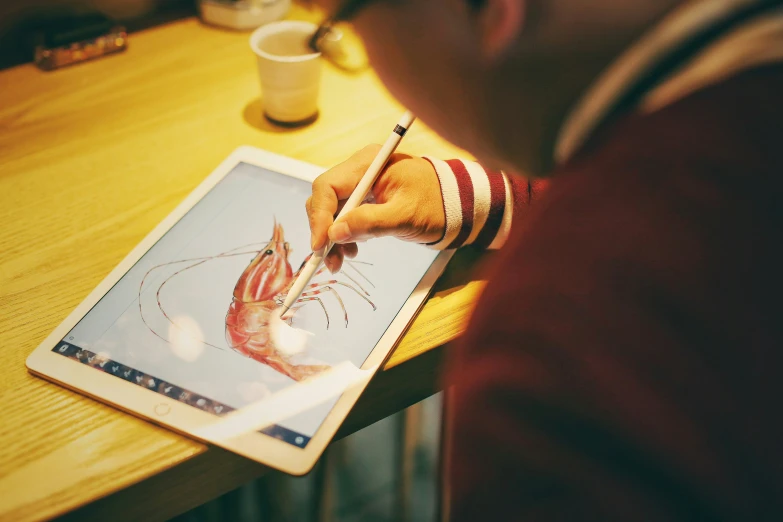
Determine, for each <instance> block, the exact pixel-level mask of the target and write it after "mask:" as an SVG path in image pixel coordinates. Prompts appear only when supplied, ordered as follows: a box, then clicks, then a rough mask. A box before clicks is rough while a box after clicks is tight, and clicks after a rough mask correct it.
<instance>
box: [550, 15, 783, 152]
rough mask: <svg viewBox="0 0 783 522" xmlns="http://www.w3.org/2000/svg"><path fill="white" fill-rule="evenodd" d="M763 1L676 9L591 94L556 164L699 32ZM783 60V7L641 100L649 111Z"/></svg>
mask: <svg viewBox="0 0 783 522" xmlns="http://www.w3.org/2000/svg"><path fill="white" fill-rule="evenodd" d="M756 2H758V0H700V1H696V2H690V3H688V4H686V5H684V6H682V7H680V8H678V9H676V10H675V11H673V12H672V13H671V14H670V15H669V16H667V17H666V18H665V19H664V20H662V21H661V22H660V23H659V24H657V25H656V26H655V27H654V28H653V29H652V30H651V31H649V32H648V33H646V34H645V35H644V36H643V37H642V38H641V39H640V40H639V41H638V42H637V43H636V44H635V45H633V46H632V47H631V48H629V49H628V50H627V51H626V52H624V53H623V54H622V55H621V56H620V57H619V58H618V59H617V60H616V61H615V62H614V63H612V64H611V65H610V66H609V68H608V69H607V70H606V71H605V72H604V73H603V74H602V75H601V76H600V77H599V78H598V79H597V81H596V82H595V83H594V84H593V85H592V86H591V87H590V88H589V89H588V90H587V91H586V92H585V94H584V95H583V96H582V98H581V99H580V101H579V102H578V103H577V104H576V106H575V108H574V109H573V110H572V111H571V113H570V114H569V116H568V117H567V118H566V120H565V122H564V124H563V126H562V127H561V130H560V133H559V136H558V139H557V142H556V144H555V161H556V162H557V163H558V164H562V163H564V162H565V161H567V160H568V159H569V158H570V157H572V156H573V155H574V153H576V152H577V151H578V149H579V148H580V147H581V146H582V144H583V143H584V142H585V141H586V140H587V138H588V137H589V136H590V134H591V133H592V132H593V131H594V130H595V129H596V128H597V127H598V126H599V125H600V123H601V122H602V121H603V120H604V119H605V118H606V117H607V116H608V115H609V114H610V112H611V111H612V109H613V108H614V106H615V104H616V103H617V102H618V101H619V100H620V99H621V97H622V96H623V95H624V94H626V93H627V92H628V91H629V90H630V89H632V88H633V87H634V86H635V85H636V82H638V80H639V79H640V78H641V77H642V76H643V75H644V74H645V73H646V72H647V71H649V70H651V69H652V68H654V67H655V66H656V65H658V64H659V63H660V62H661V61H662V60H663V59H665V58H666V57H667V56H669V55H670V54H671V53H672V52H673V51H675V50H676V49H678V48H680V47H681V46H683V45H684V44H685V42H687V40H688V39H689V38H690V37H691V36H692V35H693V34H695V33H697V32H699V31H702V30H704V29H705V28H709V27H712V26H714V25H716V24H718V23H719V22H720V21H722V20H725V19H726V18H727V17H730V16H732V14H734V13H736V12H738V11H740V10H742V9H745V8H747V7H748V6H749V5H752V4H754V3H756ZM777 61H783V8H778V9H776V10H773V11H768V12H765V13H763V14H760V15H758V16H756V17H752V18H750V19H749V20H747V21H745V22H744V23H742V24H740V25H738V26H736V27H734V28H733V29H731V30H730V31H728V32H726V33H725V34H723V35H721V36H720V37H718V38H717V39H715V40H713V41H712V42H710V44H709V45H707V46H706V47H704V48H703V49H701V50H700V51H698V52H697V53H696V54H695V55H694V56H692V57H691V58H690V60H688V61H687V62H686V63H685V64H684V65H682V66H681V67H680V68H678V69H675V70H673V71H671V72H670V73H669V74H668V75H667V76H666V77H664V78H661V79H660V80H659V81H658V82H657V83H656V84H655V86H654V87H653V88H652V89H650V90H649V91H647V92H646V93H645V94H644V95H643V96H642V97H641V99H640V101H639V103H638V105H637V110H639V111H641V112H643V113H649V112H653V111H656V110H660V109H661V108H663V107H665V106H667V105H669V104H671V103H674V102H675V101H677V100H679V99H681V98H684V97H685V96H687V95H689V94H691V93H693V92H695V91H697V90H699V89H703V88H705V87H707V86H709V85H712V84H714V83H717V82H720V81H722V80H725V79H727V78H729V77H730V76H732V75H735V74H737V73H739V72H741V71H743V70H746V69H749V68H752V67H756V66H759V65H762V64H765V63H772V62H777Z"/></svg>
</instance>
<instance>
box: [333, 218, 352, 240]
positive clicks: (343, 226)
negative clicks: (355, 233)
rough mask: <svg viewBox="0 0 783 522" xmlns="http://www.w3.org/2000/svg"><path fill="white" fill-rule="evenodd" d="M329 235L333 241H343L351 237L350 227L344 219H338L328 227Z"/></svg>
mask: <svg viewBox="0 0 783 522" xmlns="http://www.w3.org/2000/svg"><path fill="white" fill-rule="evenodd" d="M329 237H330V238H331V240H332V241H334V242H335V243H344V242H346V241H348V240H349V239H351V229H350V228H348V224H347V223H345V222H344V221H338V222H337V223H335V224H334V225H332V226H331V228H330V229H329Z"/></svg>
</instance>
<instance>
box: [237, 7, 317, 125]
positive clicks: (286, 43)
mask: <svg viewBox="0 0 783 522" xmlns="http://www.w3.org/2000/svg"><path fill="white" fill-rule="evenodd" d="M316 29H317V27H316V26H315V25H313V24H311V23H309V22H299V21H292V20H285V21H281V22H272V23H270V24H267V25H264V26H261V27H259V28H258V29H256V30H255V31H254V32H253V34H252V35H251V36H250V48H251V49H252V50H253V52H254V53H255V54H256V58H257V61H258V76H259V79H260V80H261V105H262V107H263V110H264V114H265V115H266V116H267V118H269V119H270V120H273V121H276V122H281V123H289V124H291V123H299V122H305V121H308V120H311V119H313V118H315V117H316V115H317V114H318V90H319V87H320V84H321V53H316V52H313V51H312V49H310V47H309V46H308V45H307V44H308V41H309V40H310V38H311V37H312V35H313V33H315V30H316Z"/></svg>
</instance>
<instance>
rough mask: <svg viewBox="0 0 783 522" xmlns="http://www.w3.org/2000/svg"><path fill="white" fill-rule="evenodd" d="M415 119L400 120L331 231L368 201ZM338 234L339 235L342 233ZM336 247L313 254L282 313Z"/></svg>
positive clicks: (327, 244) (325, 246)
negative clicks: (375, 184) (373, 188)
mask: <svg viewBox="0 0 783 522" xmlns="http://www.w3.org/2000/svg"><path fill="white" fill-rule="evenodd" d="M414 119H415V117H414V116H413V114H411V113H410V112H406V113H405V114H403V115H402V118H400V121H399V122H398V123H397V125H396V126H395V127H394V130H393V131H392V132H391V134H390V135H389V138H388V139H387V140H386V143H384V144H383V146H382V147H381V148H380V150H379V151H378V153H377V154H376V156H375V158H374V159H373V160H372V162H371V163H370V165H369V167H368V168H367V170H366V171H365V172H364V173H363V175H362V176H361V178H360V179H359V182H358V183H357V184H356V186H355V188H354V189H353V190H352V191H351V193H350V196H349V197H348V200H347V201H346V202H345V204H344V205H343V208H342V210H340V213H339V214H338V215H337V218H336V219H335V225H334V226H333V227H332V228H334V227H341V226H342V225H341V223H340V220H341V218H343V217H344V216H346V215H347V214H348V213H350V212H352V211H355V210H356V209H357V207H359V205H360V204H361V203H362V202H363V201H364V200H365V198H366V197H367V195H368V194H369V193H370V190H372V187H373V184H374V183H375V180H376V179H377V178H378V176H380V174H381V172H382V171H383V168H384V167H385V166H386V164H387V163H388V162H389V159H390V158H391V156H392V154H394V151H395V150H396V149H397V146H398V145H399V143H400V141H401V140H402V138H403V136H405V133H406V132H407V130H408V128H409V127H410V125H411V124H412V123H413V120H414ZM311 221H312V220H311ZM337 231H339V229H338V230H337ZM343 237H344V235H343V236H341V237H336V238H335V239H336V240H337V241H339V240H341V239H343ZM333 245H334V242H332V241H330V240H327V241H326V242H325V244H323V245H321V246H320V248H317V249H314V250H313V255H312V256H311V257H310V259H309V260H308V261H307V263H306V264H305V266H304V267H303V268H302V270H301V272H300V273H299V276H298V277H297V279H296V281H294V284H293V286H292V287H291V289H290V290H289V291H288V294H287V295H286V298H285V301H284V302H283V313H285V312H286V311H287V310H289V309H290V308H291V306H292V305H293V304H294V303H295V302H296V301H297V299H299V297H300V296H301V294H302V292H303V291H304V289H305V287H306V286H307V285H308V284H309V282H310V280H311V279H312V277H313V276H314V275H315V273H316V272H317V271H318V269H319V268H320V266H321V264H322V263H323V262H324V259H325V257H326V255H327V254H328V253H329V251H330V250H331V249H332V246H333Z"/></svg>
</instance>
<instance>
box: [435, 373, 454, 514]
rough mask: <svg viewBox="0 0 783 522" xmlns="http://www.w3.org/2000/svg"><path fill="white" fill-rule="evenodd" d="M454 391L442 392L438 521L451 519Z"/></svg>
mask: <svg viewBox="0 0 783 522" xmlns="http://www.w3.org/2000/svg"><path fill="white" fill-rule="evenodd" d="M452 394H453V391H452V389H451V388H449V387H447V388H444V390H443V392H442V393H441V403H440V404H441V406H440V408H441V409H440V411H441V415H440V441H439V444H438V448H439V451H438V464H437V466H438V468H437V469H438V486H437V489H438V500H437V503H436V508H435V520H436V521H438V522H448V521H449V520H450V517H451V515H450V513H449V506H450V503H451V499H450V496H449V495H450V486H449V470H448V468H449V462H448V457H449V453H450V447H449V442H450V439H451V436H450V428H451V402H452Z"/></svg>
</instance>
